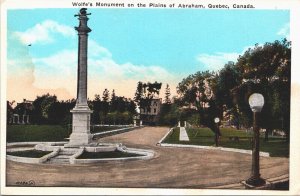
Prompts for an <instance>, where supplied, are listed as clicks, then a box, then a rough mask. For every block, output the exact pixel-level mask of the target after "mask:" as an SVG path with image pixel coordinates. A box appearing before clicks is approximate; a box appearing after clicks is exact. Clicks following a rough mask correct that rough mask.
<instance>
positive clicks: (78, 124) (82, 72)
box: [66, 8, 92, 146]
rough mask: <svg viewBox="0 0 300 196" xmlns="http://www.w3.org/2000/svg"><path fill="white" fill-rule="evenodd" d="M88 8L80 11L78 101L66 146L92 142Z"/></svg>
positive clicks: (78, 29)
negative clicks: (89, 98) (88, 85)
mask: <svg viewBox="0 0 300 196" xmlns="http://www.w3.org/2000/svg"><path fill="white" fill-rule="evenodd" d="M87 15H90V14H87V13H86V8H82V9H80V12H79V14H77V15H75V16H77V17H78V20H79V26H78V27H75V29H76V31H77V32H78V69H77V100H76V105H75V107H74V108H73V110H71V112H72V117H73V119H72V134H71V135H70V141H69V143H68V144H66V146H82V145H88V144H89V143H91V141H92V134H91V133H90V116H91V113H92V111H91V110H90V108H89V107H88V104H87V48H88V33H89V32H91V29H90V28H89V27H88V26H87V21H88V17H87Z"/></svg>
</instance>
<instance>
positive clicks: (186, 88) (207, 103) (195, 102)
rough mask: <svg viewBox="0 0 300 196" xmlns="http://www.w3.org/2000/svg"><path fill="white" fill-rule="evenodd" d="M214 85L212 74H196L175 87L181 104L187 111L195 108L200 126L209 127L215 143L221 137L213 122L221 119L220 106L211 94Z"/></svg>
mask: <svg viewBox="0 0 300 196" xmlns="http://www.w3.org/2000/svg"><path fill="white" fill-rule="evenodd" d="M215 85H216V75H215V73H214V72H209V71H205V72H197V73H195V74H192V75H189V76H188V77H187V78H184V79H183V80H182V81H181V82H180V83H179V84H178V87H177V92H178V93H179V95H180V97H181V104H182V105H185V106H188V108H189V109H192V108H195V107H196V108H197V111H198V114H199V116H200V124H202V125H204V126H207V127H209V128H210V129H211V130H212V132H214V134H215V143H216V145H218V139H219V136H220V135H221V133H220V129H219V126H216V123H215V122H214V119H215V117H219V118H220V117H222V106H220V105H218V102H217V101H216V99H215V95H214V92H213V88H212V87H213V86H215Z"/></svg>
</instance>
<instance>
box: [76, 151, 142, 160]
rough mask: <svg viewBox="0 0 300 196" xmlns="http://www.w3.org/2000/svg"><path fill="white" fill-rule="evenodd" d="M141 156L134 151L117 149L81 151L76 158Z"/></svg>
mask: <svg viewBox="0 0 300 196" xmlns="http://www.w3.org/2000/svg"><path fill="white" fill-rule="evenodd" d="M136 156H141V155H138V154H134V153H126V152H121V151H118V150H115V151H112V152H83V154H81V155H80V156H79V157H78V159H104V158H122V157H136Z"/></svg>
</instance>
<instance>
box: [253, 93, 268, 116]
mask: <svg viewBox="0 0 300 196" xmlns="http://www.w3.org/2000/svg"><path fill="white" fill-rule="evenodd" d="M264 103H265V100H264V96H263V95H262V94H259V93H253V94H252V95H250V97H249V105H250V108H251V110H252V112H260V111H261V109H262V108H263V106H264Z"/></svg>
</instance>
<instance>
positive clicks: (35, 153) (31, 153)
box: [6, 150, 51, 158]
mask: <svg viewBox="0 0 300 196" xmlns="http://www.w3.org/2000/svg"><path fill="white" fill-rule="evenodd" d="M49 153H51V152H49V151H40V150H24V151H16V152H7V153H6V154H7V155H12V156H17V157H29V158H41V157H43V156H45V155H46V154H49Z"/></svg>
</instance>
